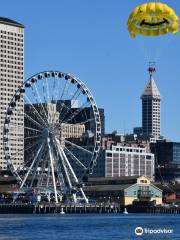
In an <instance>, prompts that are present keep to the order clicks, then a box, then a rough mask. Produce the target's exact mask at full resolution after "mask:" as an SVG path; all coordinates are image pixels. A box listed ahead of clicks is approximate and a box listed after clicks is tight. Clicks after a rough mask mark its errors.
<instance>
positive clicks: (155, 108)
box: [141, 67, 161, 142]
mask: <svg viewBox="0 0 180 240" xmlns="http://www.w3.org/2000/svg"><path fill="white" fill-rule="evenodd" d="M148 71H149V75H150V79H149V81H148V84H147V86H146V87H145V89H144V92H143V94H142V96H141V100H142V131H143V137H144V138H145V139H147V140H149V141H150V142H155V141H156V140H158V139H159V137H160V102H161V96H160V92H159V90H158V88H157V85H156V83H155V81H154V78H153V73H154V72H155V71H156V69H155V68H154V67H149V69H148Z"/></svg>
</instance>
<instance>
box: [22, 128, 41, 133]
mask: <svg viewBox="0 0 180 240" xmlns="http://www.w3.org/2000/svg"><path fill="white" fill-rule="evenodd" d="M24 129H27V130H30V131H35V132H40V133H41V131H40V130H38V129H35V128H30V127H24Z"/></svg>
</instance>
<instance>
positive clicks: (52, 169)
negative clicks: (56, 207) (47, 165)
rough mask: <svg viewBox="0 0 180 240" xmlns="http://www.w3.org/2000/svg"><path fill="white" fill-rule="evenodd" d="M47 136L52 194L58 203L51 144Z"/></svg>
mask: <svg viewBox="0 0 180 240" xmlns="http://www.w3.org/2000/svg"><path fill="white" fill-rule="evenodd" d="M49 141H50V140H49V138H48V139H47V142H48V148H49V157H50V161H51V171H52V178H53V185H54V195H55V201H56V203H58V196H57V189H56V181H55V175H54V165H53V156H52V152H51V146H50V144H49Z"/></svg>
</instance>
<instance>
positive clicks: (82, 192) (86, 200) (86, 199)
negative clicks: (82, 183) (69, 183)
mask: <svg viewBox="0 0 180 240" xmlns="http://www.w3.org/2000/svg"><path fill="white" fill-rule="evenodd" d="M80 191H81V194H82V195H83V198H84V200H85V202H86V203H88V202H89V201H88V198H87V197H86V195H85V193H84V191H83V189H82V188H80Z"/></svg>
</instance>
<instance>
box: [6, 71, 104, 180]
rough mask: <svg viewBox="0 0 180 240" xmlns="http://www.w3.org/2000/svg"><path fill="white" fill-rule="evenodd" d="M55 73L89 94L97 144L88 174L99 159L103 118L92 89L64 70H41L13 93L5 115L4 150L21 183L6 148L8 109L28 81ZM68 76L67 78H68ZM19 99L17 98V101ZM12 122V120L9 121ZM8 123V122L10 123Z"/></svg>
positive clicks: (9, 117)
mask: <svg viewBox="0 0 180 240" xmlns="http://www.w3.org/2000/svg"><path fill="white" fill-rule="evenodd" d="M53 75H56V77H58V78H64V79H65V80H67V81H68V80H70V81H71V80H75V82H76V83H77V84H79V85H80V88H81V89H82V91H84V94H85V95H86V96H87V98H88V99H89V102H90V104H91V107H92V110H93V115H94V119H95V126H96V129H95V144H94V149H93V154H92V158H91V161H90V163H89V166H88V167H87V169H86V175H88V174H89V173H91V172H92V171H93V168H94V166H95V164H96V161H97V157H98V154H99V151H100V143H101V120H100V114H99V110H98V107H97V105H96V102H95V100H94V97H93V95H92V94H91V91H90V90H89V88H88V87H87V86H86V84H85V83H83V82H82V81H81V80H80V79H79V78H77V77H76V76H74V75H73V74H71V73H64V72H62V71H59V70H50V71H43V72H39V73H36V74H34V75H33V76H31V77H30V78H28V79H27V80H26V81H25V82H24V83H23V84H22V85H21V86H20V87H19V88H18V89H17V90H16V91H15V94H14V95H13V97H12V99H11V100H10V102H9V104H8V107H7V111H6V116H5V122H4V127H3V147H4V152H5V156H8V159H6V160H7V164H8V166H9V168H10V170H11V172H12V174H13V175H14V176H15V177H16V179H17V181H18V182H19V183H22V181H23V179H22V178H21V176H20V175H19V174H18V172H17V170H16V169H15V167H14V165H13V163H12V160H11V154H10V152H9V150H8V151H7V150H5V148H6V147H7V146H8V144H7V143H8V141H7V142H6V141H4V139H5V136H6V134H5V130H6V127H5V125H6V120H7V119H11V116H9V115H8V109H11V110H13V109H14V108H13V107H12V106H11V104H12V102H13V100H14V99H15V96H17V95H18V94H19V95H20V94H21V90H23V89H25V88H26V86H25V85H26V83H32V85H33V82H32V80H33V79H36V80H37V81H38V80H39V81H41V80H42V79H43V78H48V77H52V76H53ZM66 78H67V79H66ZM16 101H17V100H15V102H16ZM9 123H10V122H9ZM9 123H8V124H9Z"/></svg>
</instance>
